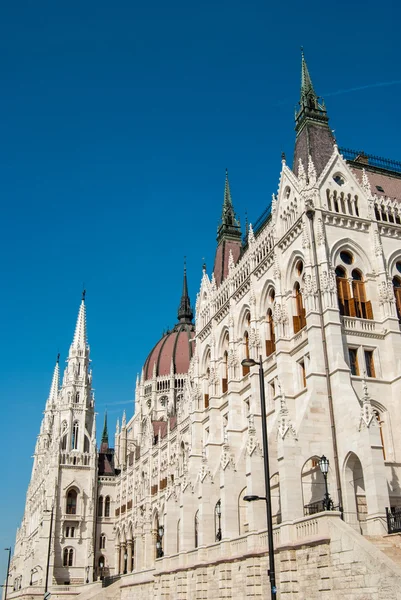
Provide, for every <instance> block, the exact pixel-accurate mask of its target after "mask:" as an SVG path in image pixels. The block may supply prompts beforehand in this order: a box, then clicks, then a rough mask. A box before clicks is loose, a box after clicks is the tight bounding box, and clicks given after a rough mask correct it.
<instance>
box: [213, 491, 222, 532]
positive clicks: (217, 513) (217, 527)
mask: <svg viewBox="0 0 401 600" xmlns="http://www.w3.org/2000/svg"><path fill="white" fill-rule="evenodd" d="M214 531H215V539H216V542H220V541H221V538H222V532H221V500H218V501H217V502H216V506H215V507H214Z"/></svg>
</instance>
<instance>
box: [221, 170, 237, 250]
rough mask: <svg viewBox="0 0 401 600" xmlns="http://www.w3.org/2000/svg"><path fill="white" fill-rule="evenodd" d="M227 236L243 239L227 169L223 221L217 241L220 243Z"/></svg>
mask: <svg viewBox="0 0 401 600" xmlns="http://www.w3.org/2000/svg"><path fill="white" fill-rule="evenodd" d="M226 237H228V238H229V239H241V228H240V224H239V222H238V220H237V219H236V217H235V212H234V206H233V201H232V198H231V190H230V182H229V180H228V170H227V169H226V180H225V184H224V200H223V210H222V213H221V223H220V225H219V227H218V228H217V242H218V243H220V242H221V241H222V240H223V238H226Z"/></svg>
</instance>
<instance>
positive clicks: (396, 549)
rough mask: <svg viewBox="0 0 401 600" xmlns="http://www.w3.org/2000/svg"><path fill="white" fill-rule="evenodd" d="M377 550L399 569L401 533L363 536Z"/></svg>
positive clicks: (400, 561) (400, 563) (400, 562)
mask: <svg viewBox="0 0 401 600" xmlns="http://www.w3.org/2000/svg"><path fill="white" fill-rule="evenodd" d="M365 537H366V539H367V540H369V541H370V542H372V544H374V545H375V546H376V548H377V549H378V550H381V551H382V552H384V554H385V555H386V556H388V558H391V560H392V561H394V562H395V563H396V564H397V565H398V566H400V567H401V533H390V534H387V535H369V536H365Z"/></svg>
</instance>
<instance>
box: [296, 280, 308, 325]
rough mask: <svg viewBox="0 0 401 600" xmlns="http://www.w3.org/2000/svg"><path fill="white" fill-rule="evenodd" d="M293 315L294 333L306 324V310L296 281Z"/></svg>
mask: <svg viewBox="0 0 401 600" xmlns="http://www.w3.org/2000/svg"><path fill="white" fill-rule="evenodd" d="M294 294H295V315H294V316H293V323H294V333H298V331H301V329H303V328H304V327H305V325H306V312H305V309H304V304H303V300H302V293H301V288H300V285H299V283H298V281H297V282H296V283H295V285H294Z"/></svg>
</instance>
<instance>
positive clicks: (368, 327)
mask: <svg viewBox="0 0 401 600" xmlns="http://www.w3.org/2000/svg"><path fill="white" fill-rule="evenodd" d="M341 320H342V323H343V327H344V329H348V330H349V331H355V332H356V333H381V332H379V331H377V323H376V321H373V320H369V319H357V318H356V317H341Z"/></svg>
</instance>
